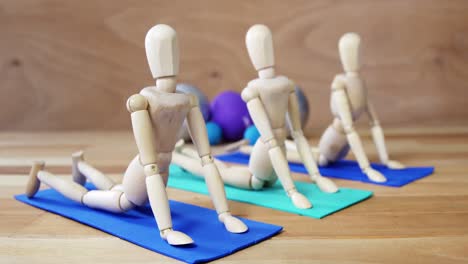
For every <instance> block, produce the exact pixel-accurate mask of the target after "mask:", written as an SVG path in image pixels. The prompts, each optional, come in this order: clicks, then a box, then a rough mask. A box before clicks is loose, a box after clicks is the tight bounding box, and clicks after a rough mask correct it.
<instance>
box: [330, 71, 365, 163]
mask: <svg viewBox="0 0 468 264" xmlns="http://www.w3.org/2000/svg"><path fill="white" fill-rule="evenodd" d="M332 98H333V103H334V104H335V106H336V107H337V111H338V116H339V118H340V120H341V123H342V124H343V128H344V131H345V133H346V137H347V139H348V143H349V145H350V147H351V149H352V151H353V153H354V156H356V159H357V161H358V163H359V167H361V169H362V170H363V171H366V170H368V169H369V168H370V163H369V160H368V159H367V156H366V153H365V152H364V148H363V146H362V143H361V139H360V138H359V135H358V134H357V132H356V130H354V125H353V118H352V114H351V107H350V105H349V102H348V96H347V94H346V90H345V81H344V80H343V79H342V77H341V76H336V77H335V79H334V80H333V83H332Z"/></svg>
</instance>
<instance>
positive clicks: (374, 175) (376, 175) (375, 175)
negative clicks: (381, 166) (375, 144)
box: [364, 168, 387, 182]
mask: <svg viewBox="0 0 468 264" xmlns="http://www.w3.org/2000/svg"><path fill="white" fill-rule="evenodd" d="M364 173H365V174H366V175H367V178H369V180H371V181H375V182H386V181H387V178H385V176H383V175H382V174H381V173H380V172H378V171H376V170H374V169H372V168H367V169H365V170H364Z"/></svg>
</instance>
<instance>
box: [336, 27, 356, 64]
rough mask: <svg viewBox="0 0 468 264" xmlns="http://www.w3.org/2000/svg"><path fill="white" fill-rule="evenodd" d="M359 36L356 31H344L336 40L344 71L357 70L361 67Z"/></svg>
mask: <svg viewBox="0 0 468 264" xmlns="http://www.w3.org/2000/svg"><path fill="white" fill-rule="evenodd" d="M360 43H361V38H360V37H359V35H358V34H357V33H346V34H344V35H343V36H342V37H341V38H340V41H339V42H338V49H339V51H340V58H341V64H343V68H344V70H345V72H358V71H359V69H360V68H361V66H360V63H359V44H360Z"/></svg>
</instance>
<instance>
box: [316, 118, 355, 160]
mask: <svg viewBox="0 0 468 264" xmlns="http://www.w3.org/2000/svg"><path fill="white" fill-rule="evenodd" d="M336 127H341V124H340V121H339V120H338V119H335V120H334V121H333V124H332V125H330V126H329V127H328V128H327V129H326V130H325V132H324V133H323V135H322V137H321V138H320V142H319V145H318V147H319V153H320V155H319V159H318V163H319V165H320V166H326V165H328V163H330V162H335V161H338V160H340V159H342V158H344V157H346V155H347V154H348V152H349V145H348V140H347V139H346V134H345V133H344V131H343V130H341V131H340V130H337V129H336Z"/></svg>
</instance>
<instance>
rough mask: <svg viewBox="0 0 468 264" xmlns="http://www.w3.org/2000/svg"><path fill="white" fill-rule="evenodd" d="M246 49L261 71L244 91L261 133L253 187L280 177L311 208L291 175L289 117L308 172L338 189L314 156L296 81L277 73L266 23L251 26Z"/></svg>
mask: <svg viewBox="0 0 468 264" xmlns="http://www.w3.org/2000/svg"><path fill="white" fill-rule="evenodd" d="M245 41H246V45H247V51H248V53H249V56H250V60H251V61H252V64H253V65H254V67H255V69H256V70H257V71H258V76H259V78H258V79H255V80H252V81H250V82H249V83H248V85H247V87H246V88H245V89H244V90H243V91H242V99H243V100H244V101H245V102H246V103H247V108H248V110H249V113H250V116H251V117H252V120H253V122H254V124H255V126H256V127H257V128H258V130H259V132H260V139H259V140H257V142H256V143H255V145H254V147H253V150H252V155H251V157H250V160H249V171H250V172H251V174H252V176H251V179H250V185H251V187H252V188H253V189H260V188H262V187H264V186H266V187H268V186H271V185H272V184H274V183H275V182H276V180H277V179H278V178H279V180H280V182H281V184H282V185H283V188H284V190H285V191H286V193H287V195H288V196H289V197H290V198H291V200H292V202H293V203H294V205H295V206H296V207H299V208H309V207H311V204H310V202H309V201H308V200H307V199H306V198H305V196H303V195H302V194H301V193H299V192H298V191H297V190H296V188H295V185H294V182H293V180H292V178H291V173H290V170H289V166H288V162H287V160H286V156H285V147H284V140H285V138H286V117H288V120H289V122H290V124H291V128H292V131H291V134H292V135H293V138H294V140H295V142H296V145H297V148H298V150H299V154H300V156H301V158H302V161H303V162H304V164H305V166H306V168H307V171H308V172H309V175H310V177H311V179H312V181H315V182H316V183H317V185H318V186H319V187H320V189H321V190H323V191H326V192H336V191H337V190H338V188H337V187H336V185H335V184H334V183H333V182H332V181H330V180H329V179H327V178H324V177H322V176H321V175H320V173H319V171H318V169H317V165H316V163H315V161H314V159H313V157H312V153H311V151H310V147H309V144H308V142H307V140H306V138H305V137H304V135H303V133H302V128H301V122H300V113H299V108H298V102H297V97H296V95H295V91H294V84H293V83H292V81H290V80H289V79H288V78H286V77H284V76H276V74H275V68H274V66H275V62H274V54H273V40H272V35H271V31H270V29H269V28H268V27H266V26H264V25H254V26H252V27H251V28H250V29H249V30H248V32H247V34H246V40H245Z"/></svg>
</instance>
